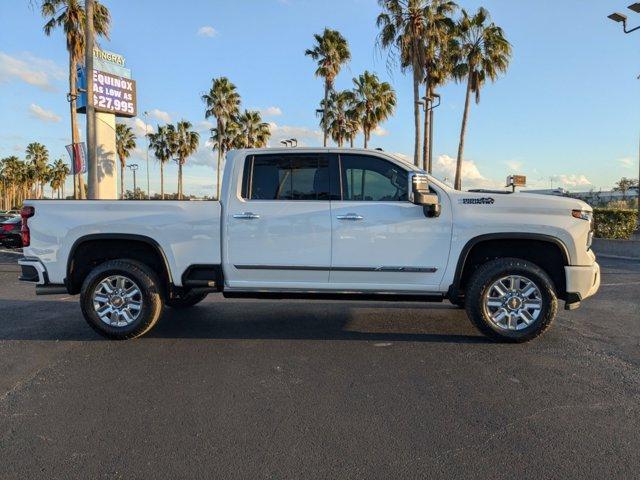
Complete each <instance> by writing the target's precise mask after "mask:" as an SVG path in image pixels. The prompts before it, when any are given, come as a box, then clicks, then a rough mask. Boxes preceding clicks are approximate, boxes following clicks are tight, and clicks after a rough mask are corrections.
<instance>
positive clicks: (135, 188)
mask: <svg viewBox="0 0 640 480" xmlns="http://www.w3.org/2000/svg"><path fill="white" fill-rule="evenodd" d="M127 167H128V168H130V169H131V171H132V172H133V199H134V200H137V199H138V183H137V182H136V171H137V170H138V164H137V163H132V164H130V165H127Z"/></svg>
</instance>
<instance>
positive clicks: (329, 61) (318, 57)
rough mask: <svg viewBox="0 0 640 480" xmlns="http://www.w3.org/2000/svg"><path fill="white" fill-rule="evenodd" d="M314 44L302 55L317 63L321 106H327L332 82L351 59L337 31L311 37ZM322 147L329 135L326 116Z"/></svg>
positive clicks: (347, 47)
mask: <svg viewBox="0 0 640 480" xmlns="http://www.w3.org/2000/svg"><path fill="white" fill-rule="evenodd" d="M313 37H314V38H315V40H316V44H315V45H314V47H313V48H311V49H307V50H305V52H304V54H305V55H307V56H309V57H311V58H312V59H313V60H315V61H317V62H318V68H317V69H316V77H322V78H324V101H323V102H322V105H327V103H328V101H329V92H330V91H331V90H333V82H334V80H335V78H336V77H337V76H338V73H340V69H341V68H342V65H344V64H346V63H347V62H348V61H349V60H350V59H351V53H350V52H349V45H348V44H347V41H346V40H345V38H344V37H343V36H342V35H341V34H340V32H338V31H337V30H331V29H329V28H325V29H324V32H322V35H319V34H317V33H316V34H315V35H314V36H313ZM322 118H323V121H322V130H323V136H324V139H323V145H324V146H325V147H326V146H327V137H328V134H329V126H328V119H327V118H326V114H325V113H323V115H322Z"/></svg>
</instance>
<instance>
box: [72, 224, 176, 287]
mask: <svg viewBox="0 0 640 480" xmlns="http://www.w3.org/2000/svg"><path fill="white" fill-rule="evenodd" d="M92 245H93V246H94V249H95V248H97V247H104V246H105V245H106V246H108V247H111V250H108V251H107V252H105V253H103V254H102V255H87V258H88V259H89V260H91V261H92V263H91V265H90V266H91V267H93V266H94V265H95V263H96V262H97V263H98V264H99V263H102V262H104V261H107V260H114V259H119V258H120V259H125V258H130V259H133V260H139V261H143V262H144V261H145V260H146V261H147V262H149V261H151V265H149V266H150V267H151V268H153V269H154V270H155V271H156V273H158V275H159V276H160V277H161V279H162V281H163V283H164V285H165V286H166V287H167V288H172V287H173V284H174V283H173V276H172V272H171V267H170V265H169V260H168V259H167V256H166V254H165V252H164V250H163V249H162V247H161V245H160V244H159V243H158V242H157V241H156V240H154V239H153V238H151V237H148V236H146V235H138V234H128V233H96V234H89V235H83V236H81V237H79V238H77V239H76V240H75V241H74V242H73V244H72V246H71V248H70V249H69V255H68V256H67V265H66V270H65V275H66V276H65V279H64V283H65V285H66V287H67V290H68V291H69V293H71V294H76V293H79V292H80V288H81V286H82V281H83V280H84V278H85V277H86V275H87V273H88V271H90V268H89V265H80V266H78V265H76V263H77V262H76V260H77V258H76V257H77V256H78V255H81V254H83V253H84V251H85V250H87V249H88V247H89V246H92ZM121 252H124V254H121Z"/></svg>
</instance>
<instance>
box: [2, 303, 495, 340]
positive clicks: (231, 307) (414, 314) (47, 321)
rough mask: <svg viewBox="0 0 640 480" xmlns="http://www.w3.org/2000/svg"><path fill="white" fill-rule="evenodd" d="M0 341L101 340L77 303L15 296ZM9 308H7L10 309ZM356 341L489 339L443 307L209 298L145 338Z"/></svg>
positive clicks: (174, 313)
mask: <svg viewBox="0 0 640 480" xmlns="http://www.w3.org/2000/svg"><path fill="white" fill-rule="evenodd" d="M7 303H10V305H9V308H8V309H10V310H11V311H12V313H13V314H12V315H11V318H7V319H6V320H5V321H2V322H0V340H34V341H96V340H98V341H100V340H103V339H102V338H101V337H100V336H98V335H97V334H95V333H94V332H93V331H92V330H91V329H90V328H89V326H88V325H86V323H85V321H84V319H83V318H82V315H81V313H80V309H79V308H78V305H77V303H75V302H73V303H72V302H62V301H55V300H53V301H52V300H45V301H15V300H12V301H9V302H7ZM8 309H7V308H5V309H2V310H4V311H5V313H7V310H8ZM150 338H154V339H161V338H162V339H168V338H174V339H179V338H184V339H257V340H263V339H264V340H276V339H279V340H354V341H362V340H367V341H376V342H387V341H394V342H398V341H406V342H438V343H487V342H489V340H487V339H486V338H485V337H483V336H481V335H480V334H478V333H476V331H475V330H474V329H473V328H472V327H471V325H470V324H469V322H468V320H467V318H466V315H465V314H464V311H463V310H459V309H455V308H452V307H450V306H449V305H440V304H436V305H433V304H414V303H411V304H407V303H398V304H391V303H368V302H366V303H365V302H326V301H311V302H302V301H284V300H281V301H244V300H240V301H238V300H225V301H214V302H211V301H205V302H203V303H202V304H200V305H197V306H195V307H192V308H190V309H187V310H173V309H170V308H166V309H165V311H164V315H163V317H162V318H161V319H160V321H159V322H158V324H157V325H156V327H155V328H154V329H153V330H152V331H151V332H149V333H148V334H147V335H146V336H145V337H144V338H143V339H141V340H140V341H144V340H145V339H150Z"/></svg>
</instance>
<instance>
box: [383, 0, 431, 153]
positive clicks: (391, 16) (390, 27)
mask: <svg viewBox="0 0 640 480" xmlns="http://www.w3.org/2000/svg"><path fill="white" fill-rule="evenodd" d="M378 4H379V5H380V7H382V13H380V14H379V15H378V18H377V20H376V25H377V26H378V28H380V33H379V35H378V44H379V45H380V46H381V47H382V48H387V49H389V55H390V56H389V60H391V61H393V60H395V59H396V58H399V61H400V67H401V68H402V70H403V71H405V70H411V73H412V75H413V121H414V133H415V137H414V149H413V161H414V163H415V165H416V166H419V165H420V154H421V149H420V142H421V135H420V84H421V83H422V80H423V78H424V68H425V64H426V49H425V45H424V39H425V38H426V36H427V30H428V28H429V21H428V11H429V7H430V2H429V0H378Z"/></svg>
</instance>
